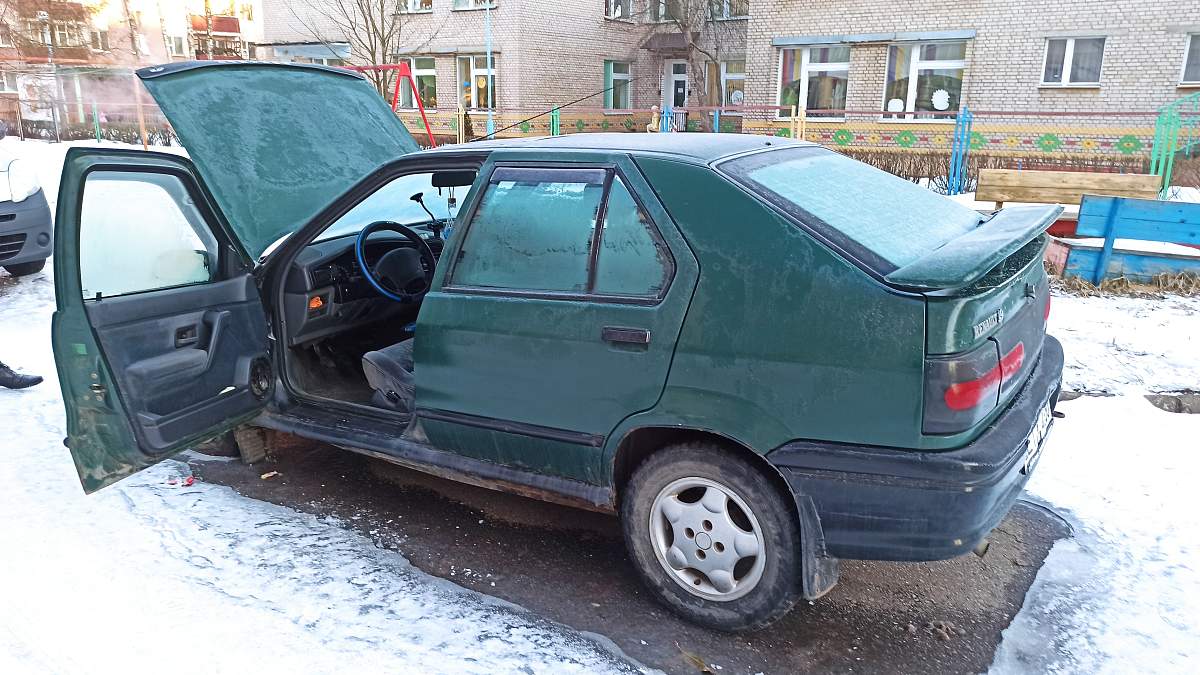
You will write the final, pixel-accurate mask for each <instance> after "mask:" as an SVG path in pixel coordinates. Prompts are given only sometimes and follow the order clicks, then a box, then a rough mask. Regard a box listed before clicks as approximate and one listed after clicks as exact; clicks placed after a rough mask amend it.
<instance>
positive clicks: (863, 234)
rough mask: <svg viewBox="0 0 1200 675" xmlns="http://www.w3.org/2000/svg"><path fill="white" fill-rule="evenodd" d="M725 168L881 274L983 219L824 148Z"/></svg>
mask: <svg viewBox="0 0 1200 675" xmlns="http://www.w3.org/2000/svg"><path fill="white" fill-rule="evenodd" d="M718 168H719V169H720V170H721V171H722V172H723V173H725V174H727V175H728V176H730V177H731V178H733V179H734V180H736V181H737V182H739V183H742V184H743V185H745V186H746V187H748V188H750V189H751V190H753V191H755V192H757V193H759V194H760V195H762V196H763V197H765V198H766V199H767V200H768V201H770V202H771V203H773V204H775V205H776V206H778V207H779V208H781V209H783V210H784V211H786V212H788V213H789V214H791V215H792V216H794V217H795V218H796V219H797V220H799V221H800V222H802V223H804V224H805V225H807V226H809V227H811V228H812V229H814V230H816V231H817V232H818V233H820V234H821V235H823V236H825V237H826V238H828V239H829V240H830V242H831V243H833V244H834V245H836V246H838V247H840V248H842V249H844V250H845V251H846V252H847V253H849V254H851V255H853V256H855V257H856V258H858V259H859V260H861V261H862V262H863V263H865V264H867V265H868V266H870V267H872V268H874V269H875V270H876V271H877V272H879V273H880V274H889V273H891V272H893V271H895V270H896V269H898V268H900V267H904V266H905V265H907V264H908V263H911V262H913V261H915V260H917V259H919V258H921V257H923V256H925V255H926V254H927V253H929V252H930V251H932V250H934V249H937V248H939V247H941V246H942V245H943V244H945V243H946V242H948V241H950V240H952V239H955V238H957V237H959V236H961V235H963V234H965V233H966V232H968V231H970V230H972V229H974V228H975V227H976V226H977V225H978V224H979V221H980V220H981V219H982V217H981V216H980V215H979V214H978V213H976V212H975V211H972V210H971V209H969V208H967V207H965V206H961V205H959V204H956V203H954V202H952V201H950V200H949V199H947V198H945V197H943V196H941V195H939V194H936V193H934V192H931V191H930V190H927V189H925V188H923V187H921V186H919V185H917V184H916V183H912V182H910V181H907V180H904V179H903V178H898V177H896V176H893V175H892V174H890V173H887V172H886V171H880V170H879V169H876V168H875V167H873V166H870V165H868V164H864V163H862V162H859V161H856V160H853V159H850V158H848V157H845V156H843V155H839V154H837V153H836V152H831V151H829V150H825V149H822V148H812V147H805V148H787V149H780V150H771V151H767V152H760V153H757V154H754V155H749V156H746V157H741V158H738V159H733V160H730V161H728V162H724V163H723V164H721V165H720V166H719V167H718Z"/></svg>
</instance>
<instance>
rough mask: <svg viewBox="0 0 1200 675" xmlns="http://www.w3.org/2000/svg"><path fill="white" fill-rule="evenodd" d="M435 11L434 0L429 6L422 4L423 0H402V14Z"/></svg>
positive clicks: (430, 1)
mask: <svg viewBox="0 0 1200 675" xmlns="http://www.w3.org/2000/svg"><path fill="white" fill-rule="evenodd" d="M432 12H433V0H429V6H428V7H422V6H421V0H400V13H401V14H430V13H432Z"/></svg>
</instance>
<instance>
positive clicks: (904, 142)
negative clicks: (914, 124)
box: [896, 131, 917, 148]
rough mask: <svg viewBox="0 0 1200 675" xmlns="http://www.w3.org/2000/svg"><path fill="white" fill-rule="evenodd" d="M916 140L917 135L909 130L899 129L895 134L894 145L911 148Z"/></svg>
mask: <svg viewBox="0 0 1200 675" xmlns="http://www.w3.org/2000/svg"><path fill="white" fill-rule="evenodd" d="M916 142H917V135H916V134H914V133H913V132H911V131H901V132H900V133H898V134H896V145H898V146H900V147H902V148H911V147H912V146H913V145H915V144H916Z"/></svg>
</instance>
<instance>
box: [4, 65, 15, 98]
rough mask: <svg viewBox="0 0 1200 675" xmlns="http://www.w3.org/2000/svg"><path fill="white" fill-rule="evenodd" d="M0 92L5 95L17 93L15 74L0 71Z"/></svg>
mask: <svg viewBox="0 0 1200 675" xmlns="http://www.w3.org/2000/svg"><path fill="white" fill-rule="evenodd" d="M0 92H3V93H5V94H15V93H16V92H17V74H16V73H14V72H12V71H9V70H5V71H0Z"/></svg>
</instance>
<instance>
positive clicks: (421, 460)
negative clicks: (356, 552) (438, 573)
mask: <svg viewBox="0 0 1200 675" xmlns="http://www.w3.org/2000/svg"><path fill="white" fill-rule="evenodd" d="M356 407H357V406H356ZM389 416H392V417H393V419H392V420H383V419H372V418H371V417H368V416H366V415H361V416H359V415H354V416H347V415H346V414H344V413H339V412H337V411H335V410H324V409H321V408H318V407H316V406H313V405H310V404H303V403H301V404H299V405H295V406H292V407H290V408H288V410H287V412H270V411H268V412H264V413H262V414H261V415H259V416H258V417H257V418H255V419H254V420H253V421H252V422H251V424H253V425H255V426H260V427H264V428H267V429H274V430H276V431H281V432H284V433H289V434H294V435H296V436H300V437H303V438H308V439H311V440H315V441H320V442H322V443H328V444H329V445H333V446H337V447H339V448H342V449H343V450H349V451H351V452H356V453H359V454H362V455H367V456H369V457H375V458H377V459H382V460H384V461H387V462H391V463H393V464H398V465H400V466H404V467H406V468H409V469H413V470H415V471H420V472H422V473H427V474H430V475H433V476H437V477H439V478H445V479H448V480H452V481H456V482H459V483H466V484H468V485H474V486H477V487H482V488H487V489H489V490H498V491H500V492H509V493H512V494H517V495H521V496H523V497H529V498H532V499H537V500H540V501H547V502H553V503H556V504H562V505H565V506H573V507H576V508H582V509H587V510H589V511H599V512H601V513H615V511H616V507H615V505H614V502H615V499H614V498H615V494H614V492H613V490H612V488H611V487H603V486H599V485H591V484H588V483H584V482H582V481H577V480H571V479H568V478H561V477H558V476H546V475H542V474H538V473H533V472H530V471H525V470H523V469H517V468H513V467H509V466H504V465H501V464H496V463H494V462H487V461H484V460H479V459H475V458H472V457H465V456H463V455H459V454H457V453H452V452H446V451H445V450H439V449H437V448H435V447H433V446H431V445H428V444H426V443H421V442H419V441H415V440H413V439H410V438H405V437H403V435H402V433H403V429H404V428H405V427H407V426H408V424H407V423H408V421H409V419H410V417H409V416H407V415H399V414H389ZM401 419H402V420H403V422H401ZM397 422H400V423H399V424H397Z"/></svg>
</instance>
